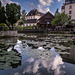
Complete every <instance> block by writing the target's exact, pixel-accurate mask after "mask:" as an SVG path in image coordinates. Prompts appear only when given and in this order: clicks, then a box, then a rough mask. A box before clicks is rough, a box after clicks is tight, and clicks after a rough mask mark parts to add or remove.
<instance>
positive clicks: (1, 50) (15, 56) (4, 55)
mask: <svg viewBox="0 0 75 75" xmlns="http://www.w3.org/2000/svg"><path fill="white" fill-rule="evenodd" d="M8 41H9V40H8ZM14 44H15V43H12V41H10V42H9V43H6V41H5V42H0V70H5V69H10V68H17V67H18V66H20V65H21V54H20V53H18V52H17V51H16V50H15V49H13V46H14Z"/></svg>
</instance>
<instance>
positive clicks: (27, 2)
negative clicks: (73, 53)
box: [0, 0, 64, 14]
mask: <svg viewBox="0 0 75 75" xmlns="http://www.w3.org/2000/svg"><path fill="white" fill-rule="evenodd" d="M0 1H2V3H3V5H6V3H16V4H20V5H21V10H26V11H27V13H28V12H29V11H30V10H31V9H34V8H37V9H38V10H39V11H40V12H43V13H46V12H47V11H50V12H51V13H53V14H54V13H55V11H56V9H57V8H59V11H61V6H62V5H63V3H64V0H0Z"/></svg>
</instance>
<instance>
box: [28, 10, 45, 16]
mask: <svg viewBox="0 0 75 75" xmlns="http://www.w3.org/2000/svg"><path fill="white" fill-rule="evenodd" d="M34 15H40V16H43V15H44V13H41V12H39V11H38V10H37V9H33V10H31V11H30V12H29V13H28V14H27V16H34Z"/></svg>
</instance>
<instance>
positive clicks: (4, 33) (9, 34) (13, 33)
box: [0, 31, 18, 37]
mask: <svg viewBox="0 0 75 75" xmlns="http://www.w3.org/2000/svg"><path fill="white" fill-rule="evenodd" d="M17 36H18V32H17V31H0V37H17Z"/></svg>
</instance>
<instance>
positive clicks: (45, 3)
mask: <svg viewBox="0 0 75 75" xmlns="http://www.w3.org/2000/svg"><path fill="white" fill-rule="evenodd" d="M52 2H53V0H39V4H38V10H39V11H40V12H43V13H46V12H48V11H50V9H49V7H50V6H51V3H52Z"/></svg>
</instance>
